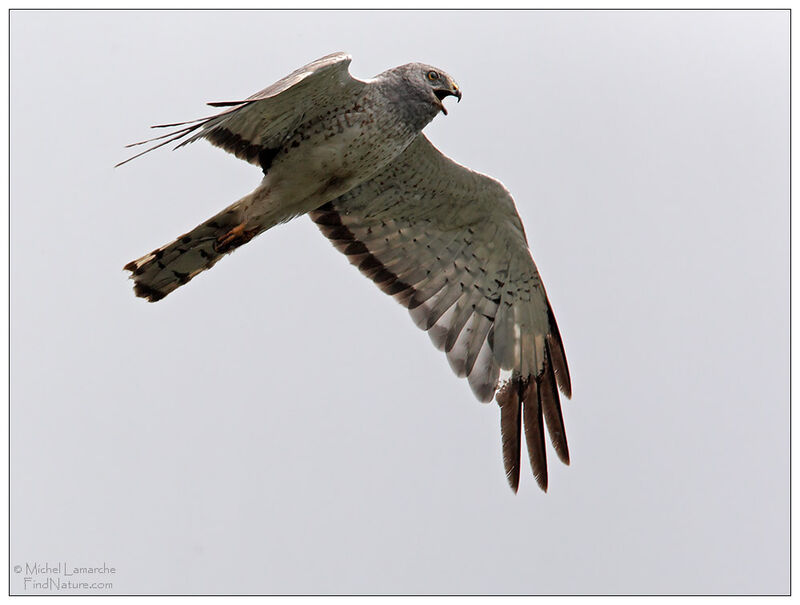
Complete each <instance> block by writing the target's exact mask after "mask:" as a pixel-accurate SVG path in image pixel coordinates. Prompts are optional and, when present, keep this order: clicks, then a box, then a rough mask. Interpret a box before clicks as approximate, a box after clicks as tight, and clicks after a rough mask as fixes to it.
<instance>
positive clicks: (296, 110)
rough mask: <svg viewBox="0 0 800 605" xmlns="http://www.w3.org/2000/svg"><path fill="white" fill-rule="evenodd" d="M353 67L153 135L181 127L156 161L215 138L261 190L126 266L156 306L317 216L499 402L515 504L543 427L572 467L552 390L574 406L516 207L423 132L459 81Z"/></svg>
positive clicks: (338, 60) (539, 455) (312, 70)
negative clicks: (253, 174)
mask: <svg viewBox="0 0 800 605" xmlns="http://www.w3.org/2000/svg"><path fill="white" fill-rule="evenodd" d="M350 60H351V59H350V57H349V56H348V55H346V54H343V53H335V54H332V55H328V56H326V57H323V58H321V59H318V60H317V61H314V62H313V63H309V64H308V65H306V66H305V67H302V68H300V69H298V70H297V71H295V72H293V73H292V74H290V75H288V76H287V77H285V78H283V79H282V80H279V81H278V82H276V83H275V84H273V85H272V86H269V87H267V88H265V89H264V90H262V91H261V92H259V93H256V94H255V95H253V96H252V97H249V98H248V99H245V100H243V101H236V102H225V103H210V105H212V106H215V107H225V109H224V110H223V111H222V112H221V113H219V114H217V115H215V116H212V117H209V118H203V119H200V120H194V121H191V122H182V123H177V124H165V125H162V126H158V127H157V128H162V127H178V129H177V130H174V131H172V132H170V133H168V134H166V135H163V136H161V137H157V138H155V139H150V140H149V141H143V142H142V143H148V142H151V141H156V140H158V141H160V142H159V143H158V144H156V145H154V146H153V147H151V148H149V149H147V150H146V151H144V152H142V153H146V152H147V151H151V150H152V149H155V148H157V147H160V146H162V145H166V144H167V143H171V142H174V141H179V140H181V142H180V144H179V145H178V147H180V146H183V145H186V144H187V143H191V142H193V141H196V140H198V139H207V140H208V141H210V142H211V143H212V144H213V145H216V146H218V147H221V148H222V149H224V150H225V151H228V152H230V153H233V154H234V155H235V156H236V157H238V158H241V159H243V160H246V161H248V162H250V163H251V164H255V165H257V166H260V167H261V169H262V170H263V172H264V179H263V180H262V182H261V184H260V185H259V186H258V187H257V188H256V189H255V190H254V191H253V192H252V193H250V194H248V195H246V196H244V197H243V198H242V199H240V200H239V201H237V202H235V203H234V204H232V205H231V206H229V207H228V208H226V209H225V210H223V211H222V212H220V213H219V214H217V215H216V216H214V217H213V218H211V219H210V220H208V221H206V222H204V223H203V224H202V225H200V226H198V227H196V228H194V229H193V230H191V231H189V232H188V233H186V234H185V235H182V236H180V237H178V238H177V239H176V240H175V241H174V242H172V243H169V244H167V245H165V246H162V247H161V248H158V249H156V250H153V251H152V252H150V253H149V254H146V255H144V256H143V257H141V258H140V259H138V260H135V261H132V262H130V263H128V264H127V265H126V266H125V269H127V270H129V271H131V272H132V276H131V277H132V279H133V280H134V282H135V285H134V291H135V293H136V295H137V296H141V297H143V298H146V299H147V300H149V301H151V302H154V301H157V300H160V299H162V298H164V297H165V296H166V295H167V294H169V293H170V292H172V291H173V290H175V289H176V288H178V287H180V286H182V285H184V284H186V283H187V282H188V281H190V280H191V279H192V278H193V277H195V276H196V275H197V274H198V273H200V272H202V271H205V270H206V269H210V268H211V267H213V266H214V264H215V263H216V262H217V261H218V260H219V259H220V258H222V257H223V256H224V255H225V254H228V253H229V252H232V251H233V250H235V249H236V248H237V247H239V246H241V245H242V244H245V243H247V242H248V241H250V240H251V239H252V238H254V237H255V236H256V235H258V234H260V233H262V232H264V231H266V230H267V229H269V228H270V227H273V226H275V225H277V224H279V223H282V222H285V221H288V220H289V219H292V218H294V217H296V216H300V215H302V214H308V215H309V216H310V217H311V220H313V221H314V222H315V223H316V224H317V225H318V226H319V228H320V230H321V231H322V233H323V234H324V235H325V236H326V237H327V238H328V239H330V240H331V241H332V242H333V245H334V246H335V247H336V248H337V249H338V250H339V251H340V252H343V253H344V254H346V255H347V257H348V259H349V260H350V262H351V263H352V264H354V265H356V266H357V267H358V268H359V269H360V270H361V272H362V273H364V274H365V275H366V276H367V277H369V278H370V279H372V280H373V281H374V282H375V283H376V284H377V285H378V287H379V288H380V289H381V290H383V291H384V292H386V293H387V294H390V295H392V296H393V297H394V298H395V299H396V300H398V301H399V302H400V303H401V304H403V305H404V306H405V307H407V308H408V309H409V311H410V313H411V317H412V319H413V320H414V323H416V324H417V326H419V327H420V328H422V329H423V330H427V331H428V334H429V335H430V337H431V340H432V341H433V343H434V345H435V346H436V347H437V348H438V349H440V350H442V351H445V352H446V353H447V358H448V360H449V361H450V365H451V366H452V368H453V370H454V371H455V372H456V374H458V375H459V376H462V377H463V376H466V377H467V379H468V380H469V384H470V386H471V387H472V390H473V391H474V393H475V395H476V396H477V398H478V399H479V400H480V401H483V402H489V401H491V400H492V398H493V397H494V396H495V394H496V399H497V402H498V403H499V405H500V427H501V431H502V437H503V462H504V464H505V470H506V475H507V478H508V481H509V483H510V485H511V487H512V489H514V491H516V490H517V487H518V485H519V472H520V444H521V427H522V426H524V427H525V440H526V442H527V446H528V454H529V458H530V462H531V466H532V468H533V473H534V475H535V477H536V480H537V482H538V484H539V486H540V487H541V488H542V489H544V490H546V489H547V461H546V455H545V441H544V422H545V421H546V422H547V428H548V431H549V433H550V438H551V440H552V443H553V446H554V448H555V451H556V453H557V454H558V457H559V458H560V459H561V460H562V461H563V462H565V463H567V464H568V463H569V453H568V450H567V440H566V435H565V432H564V422H563V418H562V415H561V405H560V402H559V396H558V390H559V388H560V390H561V392H562V393H563V394H564V395H566V396H567V397H569V396H570V391H571V387H570V379H569V372H568V369H567V360H566V357H565V355H564V348H563V345H562V343H561V337H560V335H559V332H558V327H557V326H556V320H555V317H554V315H553V311H552V309H551V307H550V303H549V302H548V300H547V295H546V293H545V289H544V285H543V284H542V281H541V279H540V277H539V273H538V272H537V270H536V266H535V265H534V263H533V259H532V258H531V254H530V251H529V250H528V243H527V240H526V237H525V232H524V230H523V227H522V222H521V221H520V218H519V215H518V214H517V211H516V208H515V206H514V201H513V200H512V198H511V195H510V194H509V192H508V191H507V190H506V188H505V187H503V185H502V184H500V183H499V182H498V181H496V180H495V179H492V178H490V177H488V176H485V175H482V174H479V173H477V172H473V171H472V170H470V169H468V168H465V167H464V166H461V165H459V164H456V163H455V162H454V161H452V160H451V159H449V158H448V157H446V156H444V155H442V154H441V153H440V152H439V151H438V150H437V149H436V148H435V147H434V146H433V145H432V144H431V143H430V141H428V139H427V138H426V137H425V136H424V135H423V134H421V131H422V129H423V128H424V127H425V126H426V125H427V124H428V123H429V122H430V121H431V120H432V119H433V118H434V117H435V116H436V115H437V114H438V113H439V112H440V111H441V112H443V113H445V114H446V113H447V111H446V109H445V107H444V105H443V103H442V101H443V100H444V98H445V97H447V96H451V95H452V96H455V97H457V98H458V99H459V100H460V99H461V90H460V89H459V87H458V86H457V85H456V83H455V81H454V80H453V78H451V77H450V76H449V75H447V74H446V73H445V72H444V71H442V70H440V69H437V68H434V67H431V66H429V65H422V64H420V63H409V64H407V65H402V66H400V67H395V68H393V69H390V70H388V71H385V72H383V73H382V74H380V75H378V76H376V77H375V78H372V79H371V80H365V81H362V80H357V79H355V78H353V77H351V76H350V74H349V72H348V66H349V64H350ZM139 144H141V143H136V145H139ZM138 155H142V154H138ZM138 155H137V156H134V157H138ZM131 159H133V158H131ZM126 161H127V160H126ZM123 163H124V162H123Z"/></svg>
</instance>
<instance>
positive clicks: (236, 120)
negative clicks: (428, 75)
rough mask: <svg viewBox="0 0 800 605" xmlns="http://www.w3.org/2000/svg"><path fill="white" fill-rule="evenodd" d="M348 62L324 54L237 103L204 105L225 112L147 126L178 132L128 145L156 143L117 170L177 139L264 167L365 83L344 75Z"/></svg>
mask: <svg viewBox="0 0 800 605" xmlns="http://www.w3.org/2000/svg"><path fill="white" fill-rule="evenodd" d="M351 60H352V59H351V57H350V55H347V54H345V53H334V54H331V55H327V56H325V57H322V58H321V59H317V60H316V61H313V62H311V63H309V64H308V65H306V66H304V67H301V68H300V69H298V70H296V71H294V72H292V73H291V74H289V75H288V76H286V77H285V78H282V79H281V80H278V81H277V82H275V83H274V84H272V85H271V86H268V87H267V88H265V89H264V90H262V91H260V92H257V93H256V94H254V95H252V96H251V97H248V98H247V99H245V100H243V101H225V102H220V103H209V105H211V106H213V107H227V108H228V109H226V110H224V111H223V112H221V113H219V114H217V115H214V116H210V117H207V118H201V119H199V120H192V121H190V122H178V123H175V124H160V125H158V126H153V128H170V127H181V128H179V129H178V130H173V131H171V132H168V133H167V134H164V135H162V136H160V137H155V138H152V139H148V140H146V141H141V142H139V143H133V144H132V145H128V147H132V146H135V145H143V144H146V143H151V142H154V141H160V142H159V143H157V144H156V145H153V146H152V147H150V148H148V149H146V150H145V151H142V152H141V153H139V154H137V155H135V156H133V157H131V158H128V159H127V160H125V161H124V162H120V164H117V166H120V165H122V164H125V163H126V162H129V161H131V160H132V159H134V158H137V157H139V156H140V155H143V154H145V153H147V152H148V151H152V150H153V149H157V148H158V147H161V146H162V145H167V144H168V143H172V142H174V141H178V140H181V139H183V140H182V141H181V143H180V144H179V145H178V147H181V146H183V145H186V144H187V143H191V142H193V141H196V140H197V139H201V138H205V139H208V140H209V141H210V142H211V143H213V144H214V145H216V146H218V147H221V148H222V149H224V150H225V151H228V152H230V153H232V154H234V155H235V156H236V157H238V158H241V159H243V160H246V161H248V162H251V163H253V164H260V165H261V166H262V167H264V166H265V160H268V161H266V164H268V163H269V160H271V157H270V155H271V154H274V152H275V150H276V149H279V148H280V146H281V144H282V143H283V142H284V140H285V138H286V137H287V135H290V134H291V133H292V132H293V131H294V129H295V128H296V127H297V126H299V125H300V124H302V123H303V122H309V121H311V120H313V119H314V118H315V117H318V116H320V115H322V114H323V113H324V112H325V111H328V110H330V109H333V108H337V107H341V106H342V104H344V103H348V102H349V103H353V102H355V100H356V99H357V95H358V93H359V92H360V91H361V90H362V88H363V87H364V86H365V82H363V81H361V80H357V79H356V78H353V77H352V76H351V75H350V73H349V71H348V67H349V65H350V61H351ZM190 135H191V136H190ZM265 156H266V157H265Z"/></svg>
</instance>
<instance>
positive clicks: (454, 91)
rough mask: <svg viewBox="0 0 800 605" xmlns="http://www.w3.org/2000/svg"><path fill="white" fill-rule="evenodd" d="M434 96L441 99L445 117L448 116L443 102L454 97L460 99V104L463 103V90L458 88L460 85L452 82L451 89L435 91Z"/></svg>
mask: <svg viewBox="0 0 800 605" xmlns="http://www.w3.org/2000/svg"><path fill="white" fill-rule="evenodd" d="M433 94H435V95H436V98H437V99H439V107H440V108H441V110H442V113H443V114H444V115H447V109H445V107H444V103H443V102H442V101H444V98H445V97H450V96H453V97H455V98H456V99H458V102H459V103H460V102H461V89H460V88H459V87H458V84H456V83H455V82H452V81H451V82H450V89H442V90H434V91H433Z"/></svg>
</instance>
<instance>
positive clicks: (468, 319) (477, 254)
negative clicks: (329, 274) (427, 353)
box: [310, 135, 571, 490]
mask: <svg viewBox="0 0 800 605" xmlns="http://www.w3.org/2000/svg"><path fill="white" fill-rule="evenodd" d="M310 216H311V218H312V220H313V221H314V222H315V223H317V225H318V226H319V227H320V229H321V230H322V232H323V233H324V234H325V235H326V236H327V237H328V238H329V239H330V240H332V242H333V244H334V245H335V246H336V248H338V249H339V250H340V251H341V252H343V253H344V254H346V255H347V256H348V258H349V260H350V262H351V263H352V264H354V265H356V266H357V267H358V268H359V269H360V270H361V271H362V272H363V273H364V274H365V275H367V276H368V277H370V278H371V279H372V280H373V281H374V282H375V283H376V284H377V285H378V287H380V288H381V290H383V291H384V292H386V293H387V294H390V295H392V296H394V297H395V298H396V299H397V300H398V301H399V302H401V303H402V304H403V305H405V306H406V307H407V308H408V309H409V311H410V313H411V317H412V318H413V320H414V322H415V323H416V324H417V326H419V327H420V328H422V329H423V330H427V331H428V334H429V335H430V337H431V340H432V341H433V343H434V345H435V346H436V347H437V348H439V349H440V350H443V351H445V352H446V353H447V358H448V360H449V361H450V365H451V367H452V368H453V370H454V371H455V372H456V374H458V375H459V376H466V377H467V378H468V380H469V384H470V386H471V387H472V390H473V392H474V393H475V395H476V396H477V397H478V399H480V400H481V401H483V402H488V401H491V400H492V397H493V396H494V395H495V393H497V401H498V403H499V404H500V408H501V431H502V436H503V458H504V464H505V468H506V475H507V477H508V481H509V483H510V484H511V487H512V488H513V489H514V490H516V489H517V487H518V485H519V459H520V443H521V427H522V426H523V425H524V427H525V438H526V442H527V444H528V453H529V458H530V462H531V465H532V468H533V472H534V475H535V476H536V480H537V482H538V483H539V485H540V486H541V488H542V489H544V490H546V489H547V461H546V455H545V449H544V424H543V418H542V417H543V416H544V419H545V420H546V422H547V427H548V431H549V433H550V437H551V441H552V443H553V446H554V448H555V450H556V453H557V454H558V456H559V457H560V458H561V460H563V461H564V462H565V463H567V464H568V463H569V453H568V449H567V440H566V435H565V432H564V423H563V419H562V415H561V405H560V401H559V397H558V388H557V386H558V387H560V389H561V391H562V392H563V393H564V394H565V395H566V396H567V397H569V396H570V391H571V387H570V379H569V372H568V369H567V360H566V357H565V355H564V349H563V346H562V344H561V337H560V335H559V333H558V328H557V326H556V321H555V317H554V316H553V312H552V309H551V308H550V303H549V302H548V300H547V295H546V293H545V290H544V286H543V285H542V282H541V279H540V278H539V273H538V271H537V270H536V266H535V265H534V263H533V259H532V258H531V254H530V251H529V249H528V244H527V240H526V238H525V233H524V230H523V227H522V222H521V221H520V218H519V215H518V214H517V211H516V208H515V206H514V201H513V199H512V198H511V195H510V194H509V193H508V191H507V190H506V189H505V187H503V185H501V184H500V183H499V182H498V181H496V180H494V179H492V178H490V177H488V176H485V175H482V174H479V173H477V172H473V171H472V170H469V169H468V168H465V167H464V166H461V165H459V164H457V163H455V162H453V161H452V160H450V159H449V158H447V157H446V156H444V155H443V154H442V153H440V152H439V151H438V150H437V149H436V148H435V147H434V146H433V145H432V144H431V143H430V141H428V139H427V138H425V136H424V135H419V136H418V137H417V139H415V141H414V142H413V143H412V144H411V145H410V146H409V147H408V148H407V149H406V151H404V152H403V153H402V154H401V155H400V156H399V157H398V158H397V159H395V160H394V161H393V162H392V163H391V164H390V165H389V166H388V167H387V168H386V169H384V170H383V171H382V172H381V173H380V174H378V175H377V176H375V177H373V178H372V179H370V180H369V181H367V182H365V183H363V184H361V185H359V186H357V187H356V188H354V189H352V190H351V191H349V192H348V193H346V194H344V195H342V196H341V197H339V198H337V199H335V200H333V201H332V202H329V203H327V204H325V205H324V206H322V207H321V208H319V209H318V210H315V211H314V212H312V213H310ZM501 370H505V371H510V377H509V378H508V380H507V381H504V382H503V384H502V385H501V384H500V382H501V381H500V375H501ZM498 387H499V390H498Z"/></svg>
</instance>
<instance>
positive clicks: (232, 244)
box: [124, 202, 263, 302]
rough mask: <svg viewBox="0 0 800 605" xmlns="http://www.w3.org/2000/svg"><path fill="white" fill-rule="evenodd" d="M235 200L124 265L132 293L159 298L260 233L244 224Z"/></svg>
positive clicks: (147, 297) (153, 300)
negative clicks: (163, 244)
mask: <svg viewBox="0 0 800 605" xmlns="http://www.w3.org/2000/svg"><path fill="white" fill-rule="evenodd" d="M239 204H240V203H239V202H237V203H236V204H233V205H232V206H230V207H228V208H227V209H225V210H223V211H222V212H220V213H219V214H218V215H216V216H215V217H213V218H211V219H209V220H208V221H206V222H204V223H203V224H201V225H199V226H197V227H195V228H194V229H193V230H191V231H189V232H188V233H185V234H183V235H181V236H180V237H178V238H177V239H176V240H175V241H173V242H171V243H169V244H167V245H165V246H162V247H161V248H157V249H156V250H153V251H152V252H150V253H149V254H145V255H144V256H142V257H141V258H139V259H136V260H134V261H131V262H129V263H128V264H127V265H125V267H124V268H125V270H126V271H130V272H131V276H130V277H131V279H133V281H134V286H133V291H134V293H135V294H136V296H140V297H141V298H146V299H147V300H148V301H149V302H155V301H157V300H161V299H162V298H164V297H165V296H166V295H167V294H169V293H170V292H172V291H173V290H175V289H177V288H179V287H180V286H182V285H184V284H186V283H188V282H189V281H191V280H192V278H194V277H195V276H196V275H197V274H199V273H201V272H203V271H205V270H207V269H210V268H211V267H213V266H214V265H215V264H216V263H217V261H219V259H221V258H222V257H223V256H225V255H226V254H228V253H230V252H232V251H233V250H235V249H236V248H238V247H239V246H241V245H242V244H245V243H247V242H248V241H250V240H251V239H252V238H253V237H255V235H257V234H258V233H260V232H261V231H262V230H263V229H250V230H247V229H246V228H245V225H244V223H243V222H242V220H241V212H240V211H239Z"/></svg>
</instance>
